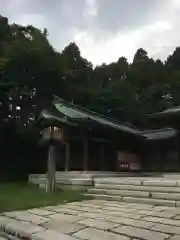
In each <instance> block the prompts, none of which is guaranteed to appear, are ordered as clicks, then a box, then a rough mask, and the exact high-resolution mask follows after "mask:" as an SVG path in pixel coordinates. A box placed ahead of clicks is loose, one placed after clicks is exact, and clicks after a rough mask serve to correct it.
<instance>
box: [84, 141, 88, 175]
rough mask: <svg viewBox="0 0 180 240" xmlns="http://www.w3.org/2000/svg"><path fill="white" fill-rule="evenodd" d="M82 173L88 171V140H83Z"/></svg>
mask: <svg viewBox="0 0 180 240" xmlns="http://www.w3.org/2000/svg"><path fill="white" fill-rule="evenodd" d="M83 171H84V172H86V171H88V139H87V138H86V139H85V140H84V154H83Z"/></svg>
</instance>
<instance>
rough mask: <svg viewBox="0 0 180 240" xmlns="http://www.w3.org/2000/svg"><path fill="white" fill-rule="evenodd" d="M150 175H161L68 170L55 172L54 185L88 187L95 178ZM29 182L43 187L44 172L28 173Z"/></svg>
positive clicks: (44, 182) (153, 174) (44, 180)
mask: <svg viewBox="0 0 180 240" xmlns="http://www.w3.org/2000/svg"><path fill="white" fill-rule="evenodd" d="M148 176H149V177H151V176H161V174H157V173H135V172H134V173H132V172H124V173H123V172H107V171H87V172H83V171H70V172H56V186H57V188H61V187H72V188H76V189H85V190H86V189H88V188H89V187H92V186H93V181H94V179H96V178H104V179H106V178H111V177H117V178H122V177H125V178H129V177H148ZM29 183H33V184H36V185H39V187H41V188H45V185H46V174H30V175H29Z"/></svg>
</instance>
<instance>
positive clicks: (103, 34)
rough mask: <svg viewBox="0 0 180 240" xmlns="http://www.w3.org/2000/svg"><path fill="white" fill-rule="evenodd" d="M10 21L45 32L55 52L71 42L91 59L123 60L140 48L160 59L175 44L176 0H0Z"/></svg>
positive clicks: (179, 4) (178, 36) (178, 39)
mask: <svg viewBox="0 0 180 240" xmlns="http://www.w3.org/2000/svg"><path fill="white" fill-rule="evenodd" d="M0 8H1V13H2V14H3V15H5V16H7V17H8V18H9V20H10V22H16V23H19V24H23V25H27V24H31V25H34V26H36V27H38V28H41V29H43V28H44V27H46V28H47V29H48V31H49V40H50V42H51V43H52V45H53V46H54V48H55V49H57V50H58V51H61V50H62V49H63V48H64V46H65V45H67V44H69V42H70V41H76V42H77V44H78V46H79V47H80V50H81V53H82V55H83V56H84V57H86V58H87V59H88V60H90V61H92V62H93V64H101V63H102V62H106V63H109V62H111V61H116V60H117V59H118V58H119V57H121V56H122V55H123V56H125V57H127V58H128V60H129V61H131V60H132V59H133V55H134V54H135V52H136V50H137V49H138V48H140V47H143V48H145V49H146V50H147V51H148V53H149V55H150V56H152V57H155V58H157V57H160V58H161V59H163V60H164V59H165V58H166V56H167V55H168V54H170V53H171V52H172V51H173V49H174V48H175V47H176V46H177V45H178V44H179V43H180V33H179V26H178V23H179V22H180V1H179V0H136V1H135V0H126V1H124V0H51V1H48V0H38V1H37V0H26V1H24V0H6V1H4V0H0Z"/></svg>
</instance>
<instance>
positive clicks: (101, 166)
mask: <svg viewBox="0 0 180 240" xmlns="http://www.w3.org/2000/svg"><path fill="white" fill-rule="evenodd" d="M104 150H105V149H104V144H100V149H99V151H100V153H99V155H100V156H99V158H100V169H101V170H104V157H105V154H104Z"/></svg>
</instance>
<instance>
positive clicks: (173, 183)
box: [94, 177, 180, 187]
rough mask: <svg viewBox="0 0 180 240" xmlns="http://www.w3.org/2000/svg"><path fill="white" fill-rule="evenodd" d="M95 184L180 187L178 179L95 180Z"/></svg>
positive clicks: (114, 178) (112, 178)
mask: <svg viewBox="0 0 180 240" xmlns="http://www.w3.org/2000/svg"><path fill="white" fill-rule="evenodd" d="M94 184H95V185H96V184H113V185H133V186H156V187H158V186H159V187H180V181H179V180H178V179H176V180H172V179H162V178H161V179H158V178H154V179H152V178H149V179H148V178H116V177H111V178H95V179H94Z"/></svg>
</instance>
